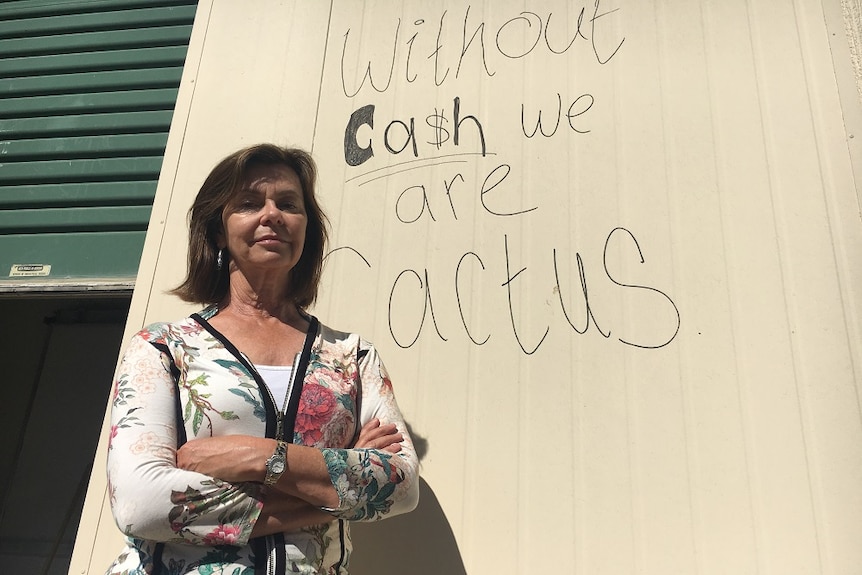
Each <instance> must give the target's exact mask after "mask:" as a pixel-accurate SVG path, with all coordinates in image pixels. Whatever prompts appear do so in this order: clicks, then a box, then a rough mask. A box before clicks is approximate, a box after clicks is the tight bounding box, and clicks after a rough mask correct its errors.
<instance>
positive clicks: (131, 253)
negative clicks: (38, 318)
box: [0, 0, 196, 291]
mask: <svg viewBox="0 0 862 575" xmlns="http://www.w3.org/2000/svg"><path fill="white" fill-rule="evenodd" d="M195 8H196V2H195V1H194V0H151V1H146V2H144V1H140V0H138V1H135V0H19V1H12V2H2V3H0V290H6V291H8V290H10V289H15V286H16V285H25V284H30V285H32V284H34V283H35V284H37V285H39V284H42V283H44V284H45V285H48V286H50V285H51V284H55V283H56V284H68V283H70V282H69V280H81V282H80V283H82V284H86V283H88V282H90V283H98V281H97V280H101V281H102V282H103V283H106V284H110V283H111V282H114V283H122V281H123V280H125V281H127V282H128V281H130V280H133V278H134V276H135V274H136V272H137V268H138V263H139V261H140V256H141V249H142V247H143V241H144V235H145V233H146V227H147V222H148V220H149V215H150V209H151V205H152V201H153V196H154V194H155V189H156V182H157V180H158V176H159V170H160V168H161V165H162V157H163V155H164V151H165V143H166V141H167V135H168V129H169V127H170V121H171V116H172V114H173V109H174V104H175V103H176V98H177V89H178V86H179V83H180V76H181V74H182V69H183V63H184V61H185V56H186V50H187V48H188V43H189V36H190V34H191V29H192V22H193V19H194V14H195ZM71 283H72V284H74V283H75V282H74V281H72V282H71Z"/></svg>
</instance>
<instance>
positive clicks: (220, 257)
mask: <svg viewBox="0 0 862 575" xmlns="http://www.w3.org/2000/svg"><path fill="white" fill-rule="evenodd" d="M223 254H224V250H223V249H220V250H219V251H218V256H216V269H218V271H221V266H222V263H223V262H224V256H223Z"/></svg>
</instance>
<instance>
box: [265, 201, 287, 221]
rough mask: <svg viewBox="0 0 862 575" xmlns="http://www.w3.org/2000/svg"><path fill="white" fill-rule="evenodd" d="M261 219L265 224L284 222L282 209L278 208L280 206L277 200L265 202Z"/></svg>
mask: <svg viewBox="0 0 862 575" xmlns="http://www.w3.org/2000/svg"><path fill="white" fill-rule="evenodd" d="M261 212H262V213H261V216H260V221H261V223H264V224H277V225H281V224H282V223H284V222H283V221H282V218H281V211H280V210H279V209H278V206H276V205H275V202H273V201H272V200H267V201H266V202H264V204H263V209H262V210H261Z"/></svg>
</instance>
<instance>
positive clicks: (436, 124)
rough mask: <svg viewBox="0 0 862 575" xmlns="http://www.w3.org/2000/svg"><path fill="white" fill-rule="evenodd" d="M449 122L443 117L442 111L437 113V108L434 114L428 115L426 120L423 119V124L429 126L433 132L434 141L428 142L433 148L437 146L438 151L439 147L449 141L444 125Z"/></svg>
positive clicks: (447, 131)
mask: <svg viewBox="0 0 862 575" xmlns="http://www.w3.org/2000/svg"><path fill="white" fill-rule="evenodd" d="M448 122H449V119H448V118H446V116H444V115H443V111H442V110H441V111H440V112H438V111H437V108H434V113H433V114H430V115H429V116H428V117H427V118H425V123H426V124H428V125H429V126H431V129H432V130H433V132H432V133H433V135H434V139H433V140H431V141H430V142H428V143H429V144H432V145H434V146H437V149H438V150H439V149H440V146H442V145H443V144H445V143H446V142H447V141H448V140H449V136H450V134H449V130H447V129H446V128H445V127H444V125H445V124H446V123H448Z"/></svg>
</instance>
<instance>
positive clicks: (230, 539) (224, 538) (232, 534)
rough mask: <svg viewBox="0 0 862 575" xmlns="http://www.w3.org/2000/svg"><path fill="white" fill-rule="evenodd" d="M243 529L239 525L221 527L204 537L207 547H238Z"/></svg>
mask: <svg viewBox="0 0 862 575" xmlns="http://www.w3.org/2000/svg"><path fill="white" fill-rule="evenodd" d="M240 533H241V529H240V528H239V525H219V526H218V527H216V528H215V529H213V530H212V531H211V532H210V533H207V534H206V535H204V544H205V545H236V544H237V542H238V541H239V536H240Z"/></svg>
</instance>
